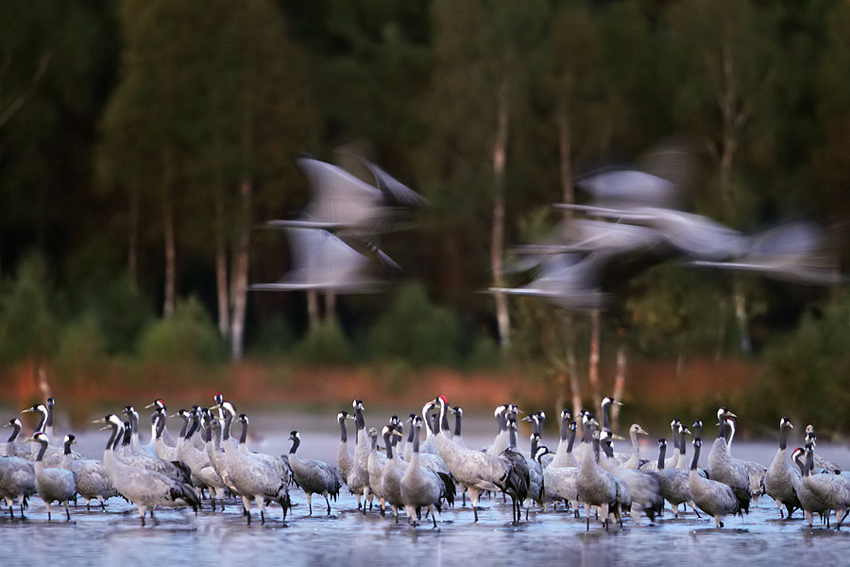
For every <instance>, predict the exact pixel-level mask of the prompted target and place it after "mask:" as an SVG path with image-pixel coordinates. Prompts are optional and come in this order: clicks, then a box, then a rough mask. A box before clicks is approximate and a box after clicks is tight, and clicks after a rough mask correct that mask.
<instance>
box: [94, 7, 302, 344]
mask: <svg viewBox="0 0 850 567" xmlns="http://www.w3.org/2000/svg"><path fill="white" fill-rule="evenodd" d="M122 24H123V29H124V33H125V37H126V47H125V50H124V53H123V54H122V77H121V81H120V83H119V85H118V87H117V88H116V90H115V92H114V94H113V97H112V98H111V100H110V104H109V108H108V109H107V112H106V115H105V119H104V123H103V129H104V139H105V141H104V144H103V147H102V159H103V162H104V164H105V165H104V167H103V170H104V171H105V172H106V173H107V180H108V181H109V182H112V183H118V184H120V185H121V186H122V187H125V188H126V190H128V192H129V195H130V206H131V209H135V208H136V207H137V204H136V202H137V200H138V199H141V200H142V201H143V203H147V205H148V208H149V209H150V210H155V209H157V208H159V209H160V210H161V213H160V219H161V223H162V237H163V244H164V258H165V270H164V272H165V293H164V297H165V300H164V306H163V312H164V313H165V314H166V315H168V314H170V313H171V312H172V311H173V309H174V304H175V298H176V286H177V274H176V255H177V237H178V236H179V235H182V237H183V240H184V242H185V246H186V248H187V249H189V250H197V251H198V252H199V253H200V254H201V255H202V256H204V257H212V258H213V259H214V262H215V265H216V270H215V272H216V287H217V290H218V291H217V296H218V307H219V309H218V311H219V328H220V330H221V332H222V334H223V335H225V336H226V337H227V338H228V339H229V341H230V345H231V355H232V357H233V358H235V359H238V358H239V357H240V356H241V353H242V348H243V346H242V345H243V341H244V322H245V316H246V309H247V284H248V269H249V244H250V240H249V231H250V227H251V225H252V223H253V215H254V210H253V208H254V204H253V203H254V200H255V198H256V197H259V206H260V207H261V208H263V209H266V210H268V209H275V208H277V207H278V206H279V205H280V203H282V202H285V200H286V198H285V191H283V190H281V189H282V188H285V187H286V186H287V185H288V184H291V183H293V180H294V178H295V174H294V171H293V167H292V159H293V157H294V156H295V155H296V154H297V152H298V150H300V149H301V148H303V145H305V144H306V145H309V140H310V139H311V133H310V132H311V126H312V109H311V106H310V104H309V96H308V93H307V89H306V87H305V84H304V80H303V76H302V72H301V69H300V68H299V64H298V55H297V52H295V51H294V49H293V47H292V46H291V44H290V43H289V42H288V40H287V37H286V28H285V26H284V22H283V19H282V15H281V13H280V12H279V11H278V10H277V8H275V7H274V5H273V4H272V3H271V2H269V1H267V0H252V1H250V2H247V3H245V4H244V5H241V6H238V7H237V6H235V5H233V4H232V3H229V2H225V1H221V2H214V3H212V4H210V3H209V2H186V3H179V4H175V3H172V2H152V3H149V2H141V3H137V2H132V1H130V2H126V3H125V5H124V9H123V12H122ZM136 217H137V213H135V212H133V213H131V215H130V218H131V219H134V218H136ZM133 226H134V223H133V222H131V223H130V227H131V231H132V228H133ZM131 234H132V232H131ZM130 240H131V241H133V240H134V237H133V236H131V238H130ZM131 256H132V254H131ZM228 273H229V276H228Z"/></svg>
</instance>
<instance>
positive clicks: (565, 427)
mask: <svg viewBox="0 0 850 567" xmlns="http://www.w3.org/2000/svg"><path fill="white" fill-rule="evenodd" d="M565 413H566V419H567V421H568V423H566V424H565V423H564V418H563V416H564V414H565ZM569 415H570V414H569V412H567V411H566V410H564V411H562V412H561V416H562V420H561V440H560V441H559V443H558V449H557V452H556V453H555V457H554V458H553V459H552V461H551V462H550V463H549V467H554V468H558V467H578V461H576V458H575V456H574V455H573V445H574V444H575V439H576V429H577V426H576V422H575V421H569ZM547 468H548V467H547Z"/></svg>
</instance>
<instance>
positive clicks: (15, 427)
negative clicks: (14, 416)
mask: <svg viewBox="0 0 850 567" xmlns="http://www.w3.org/2000/svg"><path fill="white" fill-rule="evenodd" d="M20 434H21V424H20V423H18V422H17V421H13V422H12V434H11V435H10V436H9V440H8V443H14V442H15V439H17V438H18V435H20Z"/></svg>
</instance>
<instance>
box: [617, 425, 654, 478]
mask: <svg viewBox="0 0 850 567" xmlns="http://www.w3.org/2000/svg"><path fill="white" fill-rule="evenodd" d="M638 435H649V434H648V433H647V432H646V431H644V430H643V427H641V426H640V425H638V424H637V423H633V424H632V425H631V427H629V439H630V440H631V442H632V452H631V454H629V457H628V458H627V459H625V460H623V461H622V462H621V463H620V467H622V468H624V469H631V470H637V469H638V466H640V464H641V460H640V443H639V442H638Z"/></svg>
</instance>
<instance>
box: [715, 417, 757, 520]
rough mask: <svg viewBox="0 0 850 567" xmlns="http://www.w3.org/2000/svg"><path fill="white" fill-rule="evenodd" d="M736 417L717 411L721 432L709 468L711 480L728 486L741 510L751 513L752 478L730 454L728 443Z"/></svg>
mask: <svg viewBox="0 0 850 567" xmlns="http://www.w3.org/2000/svg"><path fill="white" fill-rule="evenodd" d="M734 417H735V414H733V413H731V412H730V411H729V410H727V409H726V408H720V409H719V410H717V419H718V423H719V426H720V432H719V433H718V435H717V439H716V440H715V441H714V444H713V445H712V446H711V451H710V452H709V454H708V466H709V469H710V470H711V473H710V474H711V479H712V480H716V481H718V482H722V483H723V484H726V485H728V486H729V487H730V488H731V489H732V492H734V493H735V497H736V498H737V499H738V502H739V503H740V504H741V510H742V511H744V512H749V509H750V498H751V497H752V491H751V489H750V476H749V474H747V469H746V467H744V465H743V464H741V462H740V461H738V459H735V458H734V457H732V455H731V454H730V453H729V444H728V441H727V436H728V434H729V433H728V432H729V431H730V428H732V427H734V424H733V423H731V422H730V421H729V420H730V419H731V418H734Z"/></svg>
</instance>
